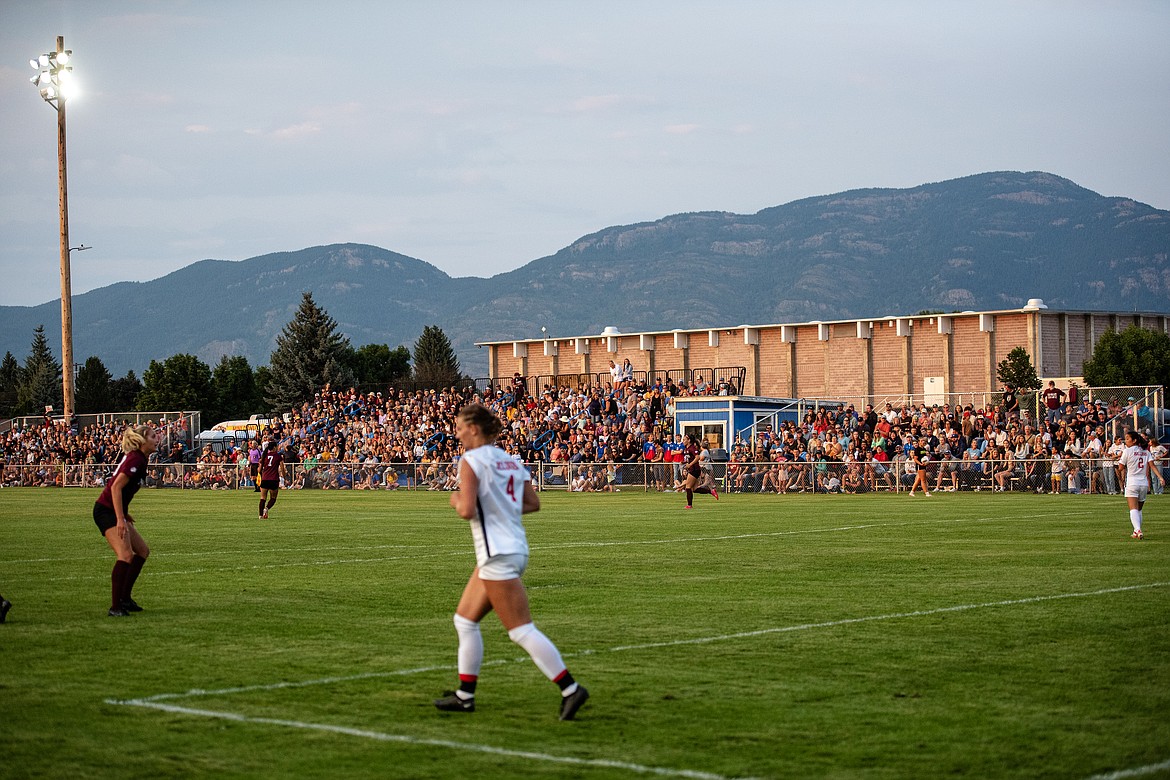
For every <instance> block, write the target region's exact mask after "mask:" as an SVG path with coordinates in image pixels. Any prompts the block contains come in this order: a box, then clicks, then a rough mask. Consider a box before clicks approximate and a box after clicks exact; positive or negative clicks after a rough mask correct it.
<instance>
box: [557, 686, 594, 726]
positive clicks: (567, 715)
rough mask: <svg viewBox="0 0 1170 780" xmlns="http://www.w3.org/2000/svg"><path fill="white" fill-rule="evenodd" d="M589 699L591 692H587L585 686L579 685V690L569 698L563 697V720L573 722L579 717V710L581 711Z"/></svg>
mask: <svg viewBox="0 0 1170 780" xmlns="http://www.w3.org/2000/svg"><path fill="white" fill-rule="evenodd" d="M588 699H589V691H587V690H585V686H584V685H582V684H581V683H577V690H575V691H573V692H572V693H570V694H569V695H568V696H562V697H561V720H572V719H573V718H575V717H576V716H577V710H579V709H581V705H583V704H584V703H585V702H586V701H587V700H588Z"/></svg>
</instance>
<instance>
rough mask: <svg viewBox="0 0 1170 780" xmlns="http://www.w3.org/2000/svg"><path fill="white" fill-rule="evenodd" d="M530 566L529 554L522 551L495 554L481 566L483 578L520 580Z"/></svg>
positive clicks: (480, 572)
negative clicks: (509, 553)
mask: <svg viewBox="0 0 1170 780" xmlns="http://www.w3.org/2000/svg"><path fill="white" fill-rule="evenodd" d="M527 568H528V556H527V555H523V554H521V553H512V554H511V555H493V556H492V557H491V558H488V560H487V563H485V564H484V565H483V566H480V567H479V578H480V579H481V580H492V581H496V580H518V579H520V575H521V574H523V573H524V570H525V569H527Z"/></svg>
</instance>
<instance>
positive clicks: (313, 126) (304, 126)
mask: <svg viewBox="0 0 1170 780" xmlns="http://www.w3.org/2000/svg"><path fill="white" fill-rule="evenodd" d="M243 132H245V134H248V136H260V137H261V138H275V139H277V140H296V139H298V138H307V137H309V136H316V134H317V133H319V132H321V123H318V122H301V123H298V124H295V125H289V126H287V127H277V129H276V130H271V131H263V130H259V129H256V127H248V129H246V130H245V131H243Z"/></svg>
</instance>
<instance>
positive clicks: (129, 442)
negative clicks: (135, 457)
mask: <svg viewBox="0 0 1170 780" xmlns="http://www.w3.org/2000/svg"><path fill="white" fill-rule="evenodd" d="M151 430H153V429H152V428H151V427H150V426H149V425H128V426H126V430H124V431H123V432H122V452H133V451H134V450H137V449H141V447H142V443H143V442H144V441H146V434H148V433H150V431H151Z"/></svg>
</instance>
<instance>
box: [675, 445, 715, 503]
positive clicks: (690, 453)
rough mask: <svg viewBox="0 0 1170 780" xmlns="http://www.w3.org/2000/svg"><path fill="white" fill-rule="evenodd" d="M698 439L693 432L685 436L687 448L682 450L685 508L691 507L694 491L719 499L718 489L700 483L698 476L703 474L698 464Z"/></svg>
mask: <svg viewBox="0 0 1170 780" xmlns="http://www.w3.org/2000/svg"><path fill="white" fill-rule="evenodd" d="M701 452H702V450H701V449H700V448H699V439H698V438H697V437H696V436H695V435H694V434H689V435H688V436H687V448H686V450H684V451H683V463H685V464H686V480H685V481H684V483H683V485H684V487H685V489H686V491H687V509H690V508H691V502H692V501H694V499H695V496H694V494H695V493H707V494H709V495H710V496H711V497H712V498H714V499H715V500H716V501H718V500H719V491H718V490H716V489H715V488H714V487H711V486H709V485H700V484H699V478H700V477H701V476H702V475H703V467H702V466H701V465H700V464H699V453H701Z"/></svg>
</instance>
